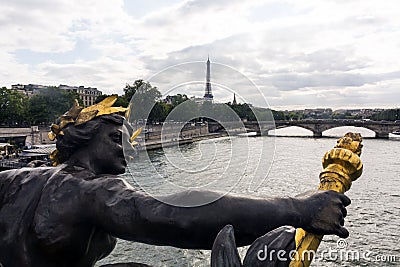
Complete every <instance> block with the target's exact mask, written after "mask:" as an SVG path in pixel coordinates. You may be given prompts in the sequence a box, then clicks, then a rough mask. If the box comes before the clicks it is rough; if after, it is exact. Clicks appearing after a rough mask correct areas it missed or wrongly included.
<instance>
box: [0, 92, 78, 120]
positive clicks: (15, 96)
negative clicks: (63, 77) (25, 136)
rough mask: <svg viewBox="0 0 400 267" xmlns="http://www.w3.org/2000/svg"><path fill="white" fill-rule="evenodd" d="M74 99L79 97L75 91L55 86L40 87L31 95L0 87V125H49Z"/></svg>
mask: <svg viewBox="0 0 400 267" xmlns="http://www.w3.org/2000/svg"><path fill="white" fill-rule="evenodd" d="M74 99H79V96H78V95H77V93H75V92H70V91H66V90H61V89H59V88H57V87H47V88H44V89H41V90H40V91H39V93H37V94H35V95H33V96H31V97H28V96H26V95H25V94H23V93H21V92H18V91H16V90H11V89H7V88H6V87H2V88H1V89H0V126H3V127H4V126H9V127H22V126H23V127H26V126H30V125H49V124H50V123H51V122H53V121H55V119H56V118H58V117H59V116H60V115H62V114H64V113H65V112H66V111H67V110H68V109H69V108H70V107H71V106H72V104H73V101H74ZM81 103H82V102H81Z"/></svg>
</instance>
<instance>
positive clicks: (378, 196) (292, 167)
mask: <svg viewBox="0 0 400 267" xmlns="http://www.w3.org/2000/svg"><path fill="white" fill-rule="evenodd" d="M347 131H358V132H361V134H362V135H363V137H372V136H374V134H373V132H371V131H369V130H366V129H359V128H358V129H356V128H354V127H341V128H336V129H331V130H329V131H326V132H325V133H324V135H327V136H328V135H330V136H341V135H343V134H344V133H345V132H347ZM275 134H276V135H297V137H293V136H291V137H282V136H280V137H270V136H268V137H251V138H246V137H233V138H231V139H229V138H218V139H211V140H205V141H201V142H197V143H193V144H187V145H183V146H181V147H171V148H166V149H164V150H155V151H150V152H149V158H148V159H147V157H146V156H145V155H142V154H141V155H139V157H137V158H136V159H135V160H134V161H133V162H130V163H129V166H130V169H131V171H130V172H129V173H127V174H126V179H127V180H128V181H129V182H130V183H131V184H132V185H133V186H134V187H138V188H139V187H140V188H142V189H141V190H146V191H147V192H149V193H151V194H152V193H160V192H161V193H162V192H168V191H171V190H172V191H173V190H174V189H177V190H179V188H187V187H204V188H206V189H213V188H215V189H218V190H221V189H222V190H226V191H230V192H234V193H241V194H245V195H255V196H265V197H283V196H295V195H296V194H299V193H301V192H304V191H307V190H311V189H314V188H316V187H317V185H318V182H319V180H318V175H319V172H320V171H321V169H322V167H321V158H322V156H323V155H324V153H325V152H326V151H328V150H330V149H331V148H333V146H334V145H335V143H336V139H333V138H319V139H314V138H305V137H304V135H309V132H307V131H305V130H302V129H299V128H292V129H284V130H277V132H276V133H275ZM363 144H364V148H363V153H362V155H361V159H362V162H363V164H364V171H363V174H362V176H361V177H360V178H359V179H358V180H357V181H355V182H354V183H353V185H352V188H351V189H350V191H349V192H347V193H346V194H347V195H348V196H349V197H350V198H351V200H352V204H351V205H350V206H349V207H348V209H347V210H348V216H347V217H346V223H345V226H346V227H347V229H348V230H349V232H350V237H349V238H347V239H346V240H345V241H344V240H340V239H339V238H338V237H335V236H325V237H324V239H323V242H322V244H321V246H320V248H319V250H318V252H317V254H316V258H315V260H314V261H313V264H312V266H400V232H399V230H400V218H399V216H400V158H399V152H400V136H398V137H396V136H392V135H391V137H390V139H389V140H377V139H364V140H363ZM274 150H275V152H274V153H273V151H274ZM262 152H263V153H264V154H261V153H262ZM143 154H146V153H145V152H143ZM260 155H261V156H260ZM261 157H262V158H261ZM260 158H261V159H260ZM257 166H258V168H257ZM264 178H265V179H264ZM161 180H164V181H165V180H167V181H168V183H167V184H168V185H165V184H163V183H160V181H161ZM214 180H219V182H218V183H213V181H214ZM224 182H226V186H225V187H224V186H223V183H224ZM171 184H172V185H174V186H175V187H173V188H172V189H171V187H169V186H170V185H171ZM221 185H222V186H221ZM240 251H241V253H242V255H244V254H245V251H246V248H242V249H241V250H240ZM117 262H140V263H146V264H149V265H152V266H168V267H169V266H209V264H210V263H209V262H210V252H209V251H200V250H185V249H177V248H173V247H156V246H150V245H145V244H138V243H133V242H127V241H123V240H119V241H118V244H117V247H116V248H115V250H114V251H113V253H112V254H111V255H110V256H108V257H107V258H105V259H103V260H102V261H100V262H99V263H98V264H97V265H96V266H99V265H102V264H107V263H117Z"/></svg>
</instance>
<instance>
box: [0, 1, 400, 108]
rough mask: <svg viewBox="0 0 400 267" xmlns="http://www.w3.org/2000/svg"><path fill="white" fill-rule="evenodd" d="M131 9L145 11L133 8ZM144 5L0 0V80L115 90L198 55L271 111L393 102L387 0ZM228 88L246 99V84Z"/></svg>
mask: <svg viewBox="0 0 400 267" xmlns="http://www.w3.org/2000/svg"><path fill="white" fill-rule="evenodd" d="M135 3H136V6H137V5H145V6H143V7H140V8H138V10H137V12H135ZM155 3H156V2H154V1H153V2H152V3H151V4H150V3H146V2H145V1H140V2H139V1H136V2H130V3H129V4H128V3H127V1H122V0H115V1H108V0H80V1H78V0H58V1H53V0H6V1H3V2H2V4H1V6H0V12H1V14H2V17H1V18H0V22H1V23H0V48H1V50H0V51H1V52H0V59H1V60H2V65H1V67H0V70H2V71H1V73H0V79H1V80H2V82H3V83H4V84H3V85H6V86H10V85H11V84H14V83H42V84H46V83H50V84H59V83H63V84H71V85H78V84H79V85H85V86H95V87H98V88H99V89H100V90H103V91H104V92H105V93H112V92H118V93H121V92H122V88H123V86H124V85H125V83H127V82H132V81H134V80H135V79H138V78H146V77H150V76H151V75H152V74H154V73H156V72H158V71H160V70H162V69H163V68H165V67H167V66H170V65H173V64H177V63H182V62H185V61H199V60H201V61H205V59H206V57H207V54H210V57H211V60H212V61H214V62H220V63H223V64H227V65H230V66H232V67H233V68H235V69H237V70H239V71H241V72H242V73H244V74H245V75H247V76H248V77H249V78H250V79H252V80H253V81H254V82H256V84H257V85H258V86H259V88H260V89H261V90H263V92H264V94H265V95H267V97H268V98H269V102H270V103H271V105H273V106H276V107H277V106H279V107H283V106H285V107H288V106H307V105H308V106H312V105H314V104H315V105H320V106H327V107H328V106H345V105H349V106H360V105H362V106H366V105H367V106H368V105H370V106H390V105H392V106H395V105H397V104H396V103H398V102H399V100H400V99H399V94H398V93H397V91H396V88H397V86H398V75H399V71H400V62H399V61H398V59H397V55H398V54H399V52H400V51H399V50H400V30H399V29H400V14H399V13H400V3H399V2H398V1H396V0H387V1H385V2H384V3H382V2H381V1H375V0H368V1H361V0H354V1H342V0H336V1H335V0H327V1H316V0H315V1H313V0H308V1H296V0H288V1H285V2H282V1H278V0H265V1H262V0H259V1H239V0H237V1H232V0H231V1H228V0H221V1H212V0H206V1H200V0H191V1H181V2H178V1H177V0H176V1H172V4H169V5H168V4H167V2H166V1H164V0H160V4H159V5H157V4H155ZM168 3H169V2H168ZM140 10H142V11H145V12H144V13H143V14H142V13H141V11H140ZM82 43H84V45H85V46H84V47H82ZM22 51H24V53H22ZM46 55H47V57H46ZM89 55H90V56H89ZM66 58H68V60H65V59H66ZM204 66H205V65H204ZM199 71H200V75H203V74H204V70H201V68H199ZM215 74H216V73H213V75H214V76H215ZM214 78H217V77H214ZM166 79H167V78H166ZM226 83H229V82H228V81H226ZM237 86H240V84H238V85H237ZM237 90H238V91H240V94H243V95H248V98H249V99H251V96H252V93H251V91H249V90H250V89H249V90H248V91H246V90H247V88H246V87H245V86H242V87H241V88H238V89H237ZM348 92H352V93H351V94H349V93H348ZM215 93H216V96H219V97H221V98H222V99H230V98H231V96H229V95H228V94H225V95H224V94H222V93H221V94H220V93H218V92H215Z"/></svg>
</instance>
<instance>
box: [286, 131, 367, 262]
mask: <svg viewBox="0 0 400 267" xmlns="http://www.w3.org/2000/svg"><path fill="white" fill-rule="evenodd" d="M362 146H363V145H362V138H361V135H360V134H359V133H347V134H345V135H344V136H343V137H342V138H340V139H339V140H338V141H337V144H336V146H335V147H334V148H333V149H332V150H330V151H328V152H326V153H325V155H324V157H323V159H322V166H323V168H324V169H323V171H322V172H321V173H320V175H319V179H320V183H319V187H318V190H333V191H336V192H340V193H344V192H346V191H348V190H349V189H350V187H351V184H352V182H353V181H355V180H357V178H358V177H360V176H361V174H362V170H363V165H362V162H361V159H360V157H359V156H360V155H361V149H362ZM322 238H323V236H322V235H315V234H311V233H307V232H306V231H304V230H303V229H301V228H298V229H296V236H295V242H296V253H295V255H293V257H292V258H293V260H292V261H291V262H290V264H289V267H308V266H310V264H311V261H312V256H313V253H310V251H311V252H312V251H314V252H316V251H317V249H318V246H319V244H320V242H321V240H322Z"/></svg>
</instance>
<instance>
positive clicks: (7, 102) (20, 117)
mask: <svg viewBox="0 0 400 267" xmlns="http://www.w3.org/2000/svg"><path fill="white" fill-rule="evenodd" d="M26 101H27V97H26V96H25V95H24V94H22V93H20V92H18V91H16V90H11V89H7V88H6V87H2V88H1V89H0V124H4V125H18V124H21V123H23V122H24V118H25V115H26V109H25V107H26Z"/></svg>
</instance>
